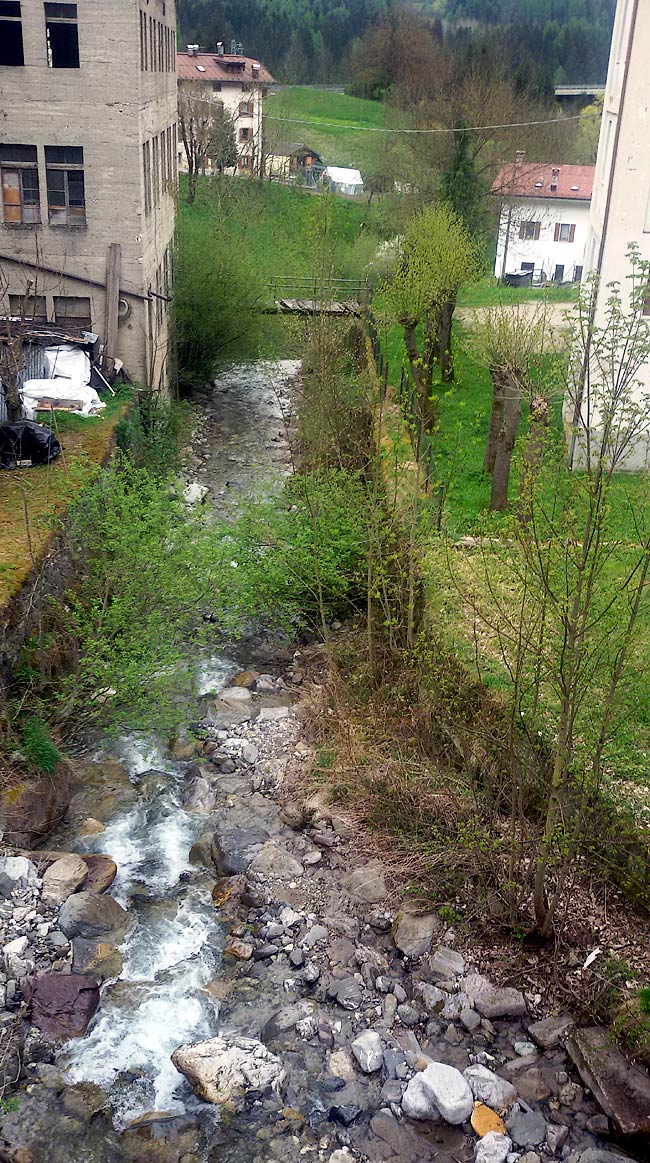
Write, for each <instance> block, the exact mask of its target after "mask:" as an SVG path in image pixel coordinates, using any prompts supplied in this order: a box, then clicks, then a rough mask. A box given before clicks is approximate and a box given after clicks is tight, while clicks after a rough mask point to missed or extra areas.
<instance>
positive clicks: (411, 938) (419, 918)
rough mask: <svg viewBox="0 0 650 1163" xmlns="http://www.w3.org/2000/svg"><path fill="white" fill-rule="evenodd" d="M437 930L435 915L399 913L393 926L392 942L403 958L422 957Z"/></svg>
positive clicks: (437, 922)
mask: <svg viewBox="0 0 650 1163" xmlns="http://www.w3.org/2000/svg"><path fill="white" fill-rule="evenodd" d="M439 928H440V918H439V916H438V915H437V913H422V914H419V915H416V914H414V913H400V914H399V916H398V918H397V920H396V922H395V924H394V926H393V941H394V942H395V945H396V946H397V948H398V949H399V951H400V953H403V954H404V956H405V957H422V956H424V954H425V953H428V952H429V949H430V948H431V942H432V940H433V935H434V933H435V932H436V931H437V930H438V929H439Z"/></svg>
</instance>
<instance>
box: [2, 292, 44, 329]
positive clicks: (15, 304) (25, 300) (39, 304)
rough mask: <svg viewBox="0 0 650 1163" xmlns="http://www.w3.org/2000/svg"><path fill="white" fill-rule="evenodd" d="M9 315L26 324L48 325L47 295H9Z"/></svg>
mask: <svg viewBox="0 0 650 1163" xmlns="http://www.w3.org/2000/svg"><path fill="white" fill-rule="evenodd" d="M9 314H10V315H12V316H13V317H14V318H16V319H24V320H25V322H26V323H47V306H46V302H45V295H9Z"/></svg>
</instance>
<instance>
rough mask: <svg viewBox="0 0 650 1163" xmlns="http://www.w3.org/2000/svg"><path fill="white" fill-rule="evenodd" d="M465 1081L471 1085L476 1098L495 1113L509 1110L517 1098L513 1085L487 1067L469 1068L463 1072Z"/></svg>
mask: <svg viewBox="0 0 650 1163" xmlns="http://www.w3.org/2000/svg"><path fill="white" fill-rule="evenodd" d="M463 1076H464V1078H465V1081H466V1082H467V1083H469V1087H470V1090H471V1092H472V1094H473V1095H474V1098H476V1099H478V1101H479V1102H484V1103H485V1104H486V1106H489V1107H491V1108H492V1110H495V1111H499V1112H501V1111H505V1110H509V1109H510V1107H511V1106H512V1104H513V1102H514V1101H515V1099H516V1098H517V1091H516V1090H515V1088H514V1086H513V1085H512V1083H510V1082H508V1081H507V1080H506V1079H505V1078H500V1077H499V1075H498V1074H495V1073H494V1072H493V1071H492V1070H488V1068H487V1066H478V1065H477V1066H468V1068H467V1070H464V1071H463Z"/></svg>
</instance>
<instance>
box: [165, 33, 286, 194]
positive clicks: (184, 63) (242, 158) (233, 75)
mask: <svg viewBox="0 0 650 1163" xmlns="http://www.w3.org/2000/svg"><path fill="white" fill-rule="evenodd" d="M231 48H232V49H235V48H239V49H241V45H234V44H233V45H231ZM176 72H177V76H178V84H179V88H182V86H183V85H184V84H185V85H187V84H189V83H192V84H196V83H197V82H199V83H201V84H203V85H204V87H205V92H206V93H207V94H208V95H209V97H210V99H211V100H214V101H218V102H220V103H221V104H222V105H223V107H224V108H225V110H226V112H227V113H229V114H230V116H231V118H232V121H233V124H234V129H235V141H236V144H237V155H238V160H237V172H238V173H241V174H260V173H261V172H262V170H263V165H264V157H263V142H262V136H263V117H262V102H263V99H264V97H265V96H266V92H267V87H268V86H269V85H272V84H274V80H273V77H272V76H271V74H270V72H269V71H268V69H267V68H266V67H265V66H264V65H263V64H262V63H261V62H260V61H257V60H254V59H253V58H252V57H246V56H244V55H243V53H242V52H241V51H240V52H234V51H233V52H229V53H227V52H225V50H224V45H223V44H222V43H221V42H219V43H218V44H217V47H216V52H203V51H201V50H200V49H199V47H198V45H193V44H189V45H188V46H187V52H179V53H177V54H176ZM178 165H179V169H181V170H183V169H187V161H186V158H185V151H184V149H183V145H182V140H181V138H180V134H179V153H178Z"/></svg>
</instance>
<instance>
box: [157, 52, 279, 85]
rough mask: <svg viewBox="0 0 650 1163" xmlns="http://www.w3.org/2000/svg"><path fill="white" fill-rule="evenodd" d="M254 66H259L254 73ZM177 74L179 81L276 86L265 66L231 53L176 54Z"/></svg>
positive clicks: (251, 58) (249, 58) (250, 58)
mask: <svg viewBox="0 0 650 1163" xmlns="http://www.w3.org/2000/svg"><path fill="white" fill-rule="evenodd" d="M253 65H259V72H257V70H256V71H255V73H253ZM176 73H177V76H178V79H179V81H225V82H228V81H231V82H235V83H239V84H241V82H242V81H259V82H261V83H262V84H264V85H272V84H274V79H273V77H272V76H271V74H270V72H269V70H268V69H267V68H266V66H265V65H263V64H260V62H259V61H256V60H254V59H253V57H240V56H233V55H232V54H231V53H224V54H223V55H219V54H217V53H211V52H198V53H194V54H192V55H191V56H190V54H189V53H186V52H179V53H176Z"/></svg>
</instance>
